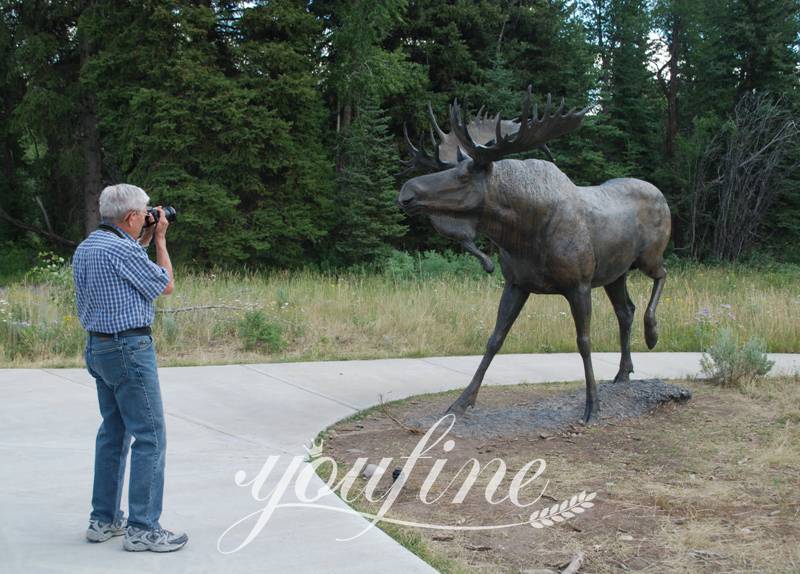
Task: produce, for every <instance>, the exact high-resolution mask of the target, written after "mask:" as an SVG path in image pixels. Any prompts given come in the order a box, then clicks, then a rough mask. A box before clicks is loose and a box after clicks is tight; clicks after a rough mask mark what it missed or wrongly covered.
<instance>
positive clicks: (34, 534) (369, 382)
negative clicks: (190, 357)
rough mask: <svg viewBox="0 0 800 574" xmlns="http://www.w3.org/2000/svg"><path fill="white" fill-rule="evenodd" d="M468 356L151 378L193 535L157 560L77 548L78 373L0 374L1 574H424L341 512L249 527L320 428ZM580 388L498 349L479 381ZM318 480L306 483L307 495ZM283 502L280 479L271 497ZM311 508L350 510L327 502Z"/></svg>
mask: <svg viewBox="0 0 800 574" xmlns="http://www.w3.org/2000/svg"><path fill="white" fill-rule="evenodd" d="M593 357H594V364H595V371H596V374H597V377H598V379H608V378H610V377H613V376H614V374H615V373H616V369H617V362H618V355H616V354H611V353H595V354H594V355H593ZM699 359H700V356H699V354H696V353H649V354H635V355H634V364H635V365H636V376H637V377H641V378H647V377H663V378H676V377H684V376H687V375H696V374H697V373H698V372H699ZM773 359H774V360H775V361H776V366H775V368H774V369H773V373H790V372H798V371H800V355H775V356H774V357H773ZM479 361H480V357H476V356H471V357H441V358H428V359H391V360H380V361H346V362H325V363H283V364H262V365H231V366H219V367H187V368H168V369H161V370H160V375H161V385H162V392H163V396H164V405H165V409H166V414H167V427H168V437H169V441H170V444H169V450H168V452H169V454H168V457H167V458H168V463H167V478H166V493H165V497H164V500H165V508H164V514H163V516H162V520H161V522H162V524H163V525H164V526H165V527H167V528H171V529H183V530H186V531H188V533H189V535H190V541H189V544H188V545H187V546H186V548H184V549H183V550H181V551H180V552H177V553H174V554H168V555H154V554H152V553H148V552H145V553H139V554H133V553H125V552H123V550H122V548H121V539H120V538H115V539H112V540H111V541H108V542H106V543H104V544H90V543H88V542H86V541H85V540H84V538H83V535H84V529H85V527H86V521H87V519H88V518H87V517H88V514H89V510H90V507H89V503H90V499H91V482H92V464H93V457H94V450H93V449H94V435H95V433H96V430H97V426H98V424H99V420H100V419H99V413H98V409H97V399H96V396H95V383H94V381H93V379H91V377H89V375H88V373H86V372H85V371H83V370H80V369H35V370H33V369H31V370H28V369H12V370H0V393H1V394H0V396H1V397H2V399H0V517H2V520H0V573H2V574H6V573H14V574H16V573H26V574H34V573H40V572H48V573H50V572H64V573H70V574H73V573H78V572H80V573H93V572H97V573H101V572H102V573H105V572H109V571H113V572H115V573H127V572H130V573H136V574H140V573H142V572H169V573H170V574H181V573H191V574H196V573H200V572H226V573H231V574H235V573H248V574H249V573H254V572H264V573H273V572H274V573H287V572H291V573H306V572H308V573H318V572H320V573H321V572H326V573H327V572H347V573H358V572H364V573H367V572H369V573H374V572H381V573H385V574H386V573H395V572H396V573H414V572H433V571H434V570H433V569H432V568H431V567H429V566H428V565H427V564H425V563H424V562H423V561H421V560H420V559H418V558H417V557H415V556H414V555H412V554H411V553H409V552H407V551H406V550H405V549H403V548H402V547H401V546H399V545H398V544H397V543H395V542H394V541H393V540H392V539H391V538H389V537H388V536H387V535H385V534H383V533H382V532H381V531H380V530H378V529H377V528H373V529H371V530H369V531H368V532H367V533H366V534H364V535H363V536H360V537H359V538H356V539H355V540H354V541H351V542H339V541H337V540H336V539H337V538H347V537H351V536H354V535H356V534H358V533H359V532H360V531H361V530H362V529H363V528H364V527H365V526H366V525H367V522H366V521H365V519H363V518H361V517H359V516H356V515H354V514H351V513H347V512H332V511H330V510H319V509H309V508H297V507H288V508H278V509H276V510H275V512H274V514H272V515H271V517H270V518H269V520H268V521H267V522H266V524H265V525H264V526H263V528H262V529H261V530H258V529H254V528H255V526H256V524H257V520H258V517H259V516H260V515H262V513H263V509H264V508H265V507H266V506H267V498H268V496H269V493H270V491H271V489H273V488H274V487H275V486H276V485H278V484H279V481H280V480H281V478H282V477H283V472H284V470H285V469H287V468H288V467H289V465H290V463H291V461H292V458H293V457H294V456H295V455H302V454H304V449H303V444H307V443H308V441H309V440H310V439H312V438H314V437H315V436H316V435H317V433H318V432H319V431H320V430H322V429H324V428H325V427H327V426H328V425H330V424H332V423H334V422H336V421H338V420H340V419H342V418H344V417H347V416H349V415H351V414H353V413H355V412H357V411H358V410H360V409H363V408H365V407H369V406H371V405H374V404H376V403H378V402H379V400H380V395H383V397H384V400H387V401H391V400H395V399H400V398H403V397H406V396H409V395H414V394H419V393H428V392H435V391H442V390H446V389H455V388H461V387H463V386H465V385H466V384H467V383H468V382H469V379H470V377H471V376H472V373H473V371H474V369H475V368H476V367H477V365H478V362H479ZM582 378H583V372H582V368H581V361H580V358H579V356H578V355H577V354H549V355H500V356H498V357H497V358H496V359H495V361H494V363H493V364H492V366H491V368H490V369H489V372H488V375H487V380H486V382H487V384H516V383H520V382H545V381H563V380H579V379H582ZM272 455H275V456H279V458H278V459H277V462H276V463H275V467H274V469H273V470H272V472H271V473H269V474H268V475H266V476H262V479H263V486H262V487H261V488H260V489H259V490H258V493H260V498H261V499H262V500H260V501H259V500H256V499H254V498H253V496H252V493H251V488H250V487H242V486H238V485H237V483H236V482H235V476H236V474H237V472H239V471H243V473H242V472H239V477H238V478H239V480H240V482H244V483H247V482H250V481H252V480H253V479H254V478H255V477H256V476H257V475H258V474H259V471H261V470H262V467H263V466H264V464H265V462H266V461H267V460H268V457H270V456H272ZM302 466H303V465H301V468H302ZM321 485H322V483H321V481H319V479H317V478H316V477H314V478H313V479H312V483H311V488H310V489H309V491H310V492H313V491H315V490H316V487H319V486H321ZM124 496H125V498H123V500H126V498H127V493H126V494H125V495H124ZM296 501H297V498H296V495H295V494H294V487H293V482H292V484H290V485H289V488H288V490H287V491H286V493H285V494H284V495H283V497H282V498H281V502H282V503H287V502H296ZM323 502H324V503H326V504H328V505H330V506H334V507H336V508H339V509H340V510H346V509H347V507H345V506H344V504H343V503H342V502H341V501H339V499H338V498H336V497H335V496H327V497H326V498H325V499H324V501H323ZM124 506H125V504H123V507H124ZM248 515H252V516H251V519H249V520H244V521H242V522H241V523H240V524H239V526H238V527H235V528H232V529H231V530H229V532H228V533H227V534H226V535H225V536H223V533H224V532H225V531H226V529H229V527H231V526H232V525H234V524H236V523H237V522H239V521H241V520H242V519H243V518H244V517H247V516H248ZM249 533H254V534H255V535H254V537H253V538H252V540H251V542H250V543H249V544H247V545H246V546H244V547H243V548H242V549H241V550H239V551H236V552H230V551H231V550H233V549H235V548H236V547H237V546H239V545H241V544H242V543H243V542H244V541H245V540H246V539H247V536H248V534H249ZM221 537H222V538H221ZM220 549H221V550H222V552H221V551H220ZM224 552H228V553H224Z"/></svg>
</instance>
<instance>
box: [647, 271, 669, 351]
mask: <svg viewBox="0 0 800 574" xmlns="http://www.w3.org/2000/svg"><path fill="white" fill-rule="evenodd" d="M648 275H650V277H652V278H653V280H654V281H653V291H652V292H651V294H650V302H649V303H648V304H647V309H646V310H645V312H644V341H645V343H647V348H648V349H652V348H653V347H655V346H656V343H658V323H657V322H656V307H658V301H659V299H661V291H662V290H663V289H664V282H665V281H666V280H667V270H666V269H665V268H664V266H663V265H661V266H659V267H658V269H657V270H656V271H655V272H654V273H653V274H649V273H648Z"/></svg>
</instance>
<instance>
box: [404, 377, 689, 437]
mask: <svg viewBox="0 0 800 574" xmlns="http://www.w3.org/2000/svg"><path fill="white" fill-rule="evenodd" d="M597 392H598V396H599V398H600V421H599V423H598V424H599V425H601V426H602V425H603V424H604V423H608V422H611V421H617V420H622V419H628V418H632V417H638V416H641V415H643V414H645V413H648V412H650V411H652V410H653V409H655V408H656V407H658V406H659V405H662V404H664V403H666V402H670V401H675V402H683V401H686V400H688V399H690V398H692V393H691V391H689V390H688V389H685V388H682V387H678V386H675V385H670V384H667V383H665V382H663V381H661V380H659V379H645V380H635V381H631V382H630V383H602V384H598V385H597ZM585 400H586V392H585V391H584V390H583V389H579V390H576V391H572V392H568V393H562V394H558V395H555V396H551V397H548V398H545V399H540V400H535V401H530V402H524V403H519V404H515V405H511V406H509V405H492V404H482V403H481V401H480V397H479V398H478V404H477V405H476V406H475V407H474V408H472V409H469V410H467V412H466V413H465V414H464V415H461V416H459V417H458V418H457V420H456V424H455V426H454V427H453V432H455V433H457V434H458V435H460V436H463V437H502V436H514V435H528V434H531V433H535V432H558V431H561V430H564V429H566V428H568V427H570V426H571V425H576V424H580V423H581V422H582V420H583V409H584V403H585ZM442 414H443V413H442V412H441V411H433V412H425V413H413V414H411V415H409V416H408V417H406V420H405V424H406V425H408V426H410V427H417V428H424V429H427V428H430V426H431V425H432V424H433V423H435V422H436V421H437V420H438V419H439V418H441V416H442Z"/></svg>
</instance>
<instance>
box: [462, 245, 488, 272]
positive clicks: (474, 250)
mask: <svg viewBox="0 0 800 574" xmlns="http://www.w3.org/2000/svg"><path fill="white" fill-rule="evenodd" d="M461 246H462V247H463V248H464V249H466V250H467V252H469V253H471V254H472V255H474V256H475V257H477V258H478V261H480V262H481V267H483V270H484V271H486V272H487V273H491V272H492V271H494V263H493V262H492V260H491V259H489V256H488V255H486V254H485V253H484V252H483V251H481V250H480V249H478V246H477V245H475V242H474V241H472V240H471V239H465V240H464V241H462V242H461Z"/></svg>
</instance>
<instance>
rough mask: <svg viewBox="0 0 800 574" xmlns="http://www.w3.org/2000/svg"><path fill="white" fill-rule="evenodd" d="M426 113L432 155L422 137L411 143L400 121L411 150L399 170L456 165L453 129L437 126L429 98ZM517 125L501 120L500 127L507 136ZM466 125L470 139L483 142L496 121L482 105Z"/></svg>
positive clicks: (491, 136)
mask: <svg viewBox="0 0 800 574" xmlns="http://www.w3.org/2000/svg"><path fill="white" fill-rule="evenodd" d="M428 115H429V117H430V125H431V127H430V138H431V143H432V145H433V155H431V154H430V153H428V152H427V151H426V150H425V148H424V146H423V145H422V139H421V138H420V142H419V144H418V146H414V144H413V143H411V138H410V137H409V135H408V129H407V127H406V125H405V124H403V134H404V135H405V140H406V147H407V148H408V151H409V153H410V154H411V159H409V160H406V161H403V165H405V166H406V169H404V170H403V171H402V172H401V174H404V173H408V172H410V171H413V170H416V169H422V170H424V171H430V172H433V171H442V170H445V169H449V168H451V167H455V166H456V164H457V163H458V161H459V139H458V137H457V136H456V135H455V133H454V132H445V131H444V130H443V129H442V128H440V127H439V124H438V122H437V121H436V116H435V115H434V113H433V108H432V107H431V104H430V102H428ZM519 126H520V124H519V122H517V121H514V120H502V122H501V126H500V130H501V132H502V134H503V135H504V136H508V135H511V134H513V133H516V131H517V130H519ZM467 129H468V130H469V132H470V134H471V135H472V137H473V139H475V140H476V141H478V142H480V143H482V144H486V143H489V142H491V141H493V140H494V139H495V137H496V131H497V125H496V122H495V121H494V118H489V117H487V116H485V115H483V108H481V109H480V110H478V113H477V114H476V115H475V117H474V118H473V119H472V120H471V121H470V122H469V124H467ZM545 151H547V153H548V155H549V150H545ZM551 157H552V156H551ZM398 175H400V174H398Z"/></svg>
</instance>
